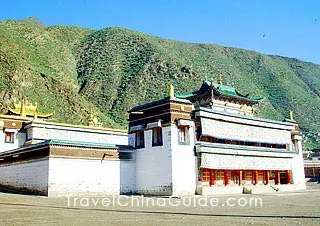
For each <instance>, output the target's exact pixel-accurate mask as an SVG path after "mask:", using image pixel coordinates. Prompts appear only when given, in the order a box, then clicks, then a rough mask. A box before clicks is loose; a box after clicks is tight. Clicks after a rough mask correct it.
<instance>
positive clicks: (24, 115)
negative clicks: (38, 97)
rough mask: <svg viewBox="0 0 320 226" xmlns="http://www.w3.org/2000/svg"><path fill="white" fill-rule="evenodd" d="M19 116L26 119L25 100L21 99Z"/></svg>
mask: <svg viewBox="0 0 320 226" xmlns="http://www.w3.org/2000/svg"><path fill="white" fill-rule="evenodd" d="M20 116H21V117H26V99H25V98H23V99H22V102H21V110H20Z"/></svg>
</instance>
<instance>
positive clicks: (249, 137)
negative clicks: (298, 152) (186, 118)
mask: <svg viewBox="0 0 320 226" xmlns="http://www.w3.org/2000/svg"><path fill="white" fill-rule="evenodd" d="M201 126H202V134H203V135H210V136H213V137H217V138H221V139H230V140H243V141H253V142H264V143H283V144H285V143H286V144H289V143H290V141H291V133H290V131H288V130H281V129H275V128H265V127H258V126H253V125H246V124H238V123H234V122H226V121H219V120H215V119H207V118H201Z"/></svg>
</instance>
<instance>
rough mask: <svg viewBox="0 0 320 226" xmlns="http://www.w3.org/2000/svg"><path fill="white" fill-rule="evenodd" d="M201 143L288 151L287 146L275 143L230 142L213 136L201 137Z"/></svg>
mask: <svg viewBox="0 0 320 226" xmlns="http://www.w3.org/2000/svg"><path fill="white" fill-rule="evenodd" d="M200 141H205V142H210V143H219V144H234V145H244V146H254V147H266V148H278V149H287V148H288V147H287V144H275V143H273V144H272V143H261V142H251V141H240V140H228V139H220V138H215V137H211V136H201V137H200Z"/></svg>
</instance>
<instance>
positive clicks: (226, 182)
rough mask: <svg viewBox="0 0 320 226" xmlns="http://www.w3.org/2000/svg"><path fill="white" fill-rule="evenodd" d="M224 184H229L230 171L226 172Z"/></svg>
mask: <svg viewBox="0 0 320 226" xmlns="http://www.w3.org/2000/svg"><path fill="white" fill-rule="evenodd" d="M224 184H225V185H228V184H229V171H228V170H225V171H224Z"/></svg>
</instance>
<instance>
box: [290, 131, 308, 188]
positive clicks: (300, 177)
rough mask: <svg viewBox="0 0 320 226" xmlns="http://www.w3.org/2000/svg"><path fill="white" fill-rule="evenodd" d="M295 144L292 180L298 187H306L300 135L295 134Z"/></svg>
mask: <svg viewBox="0 0 320 226" xmlns="http://www.w3.org/2000/svg"><path fill="white" fill-rule="evenodd" d="M295 138H297V144H296V145H295V146H294V148H296V151H297V152H298V154H297V155H296V156H295V157H294V158H293V159H292V165H293V167H292V182H293V184H296V185H298V187H299V189H306V180H305V174H304V164H303V155H302V142H301V140H302V137H301V136H295Z"/></svg>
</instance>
